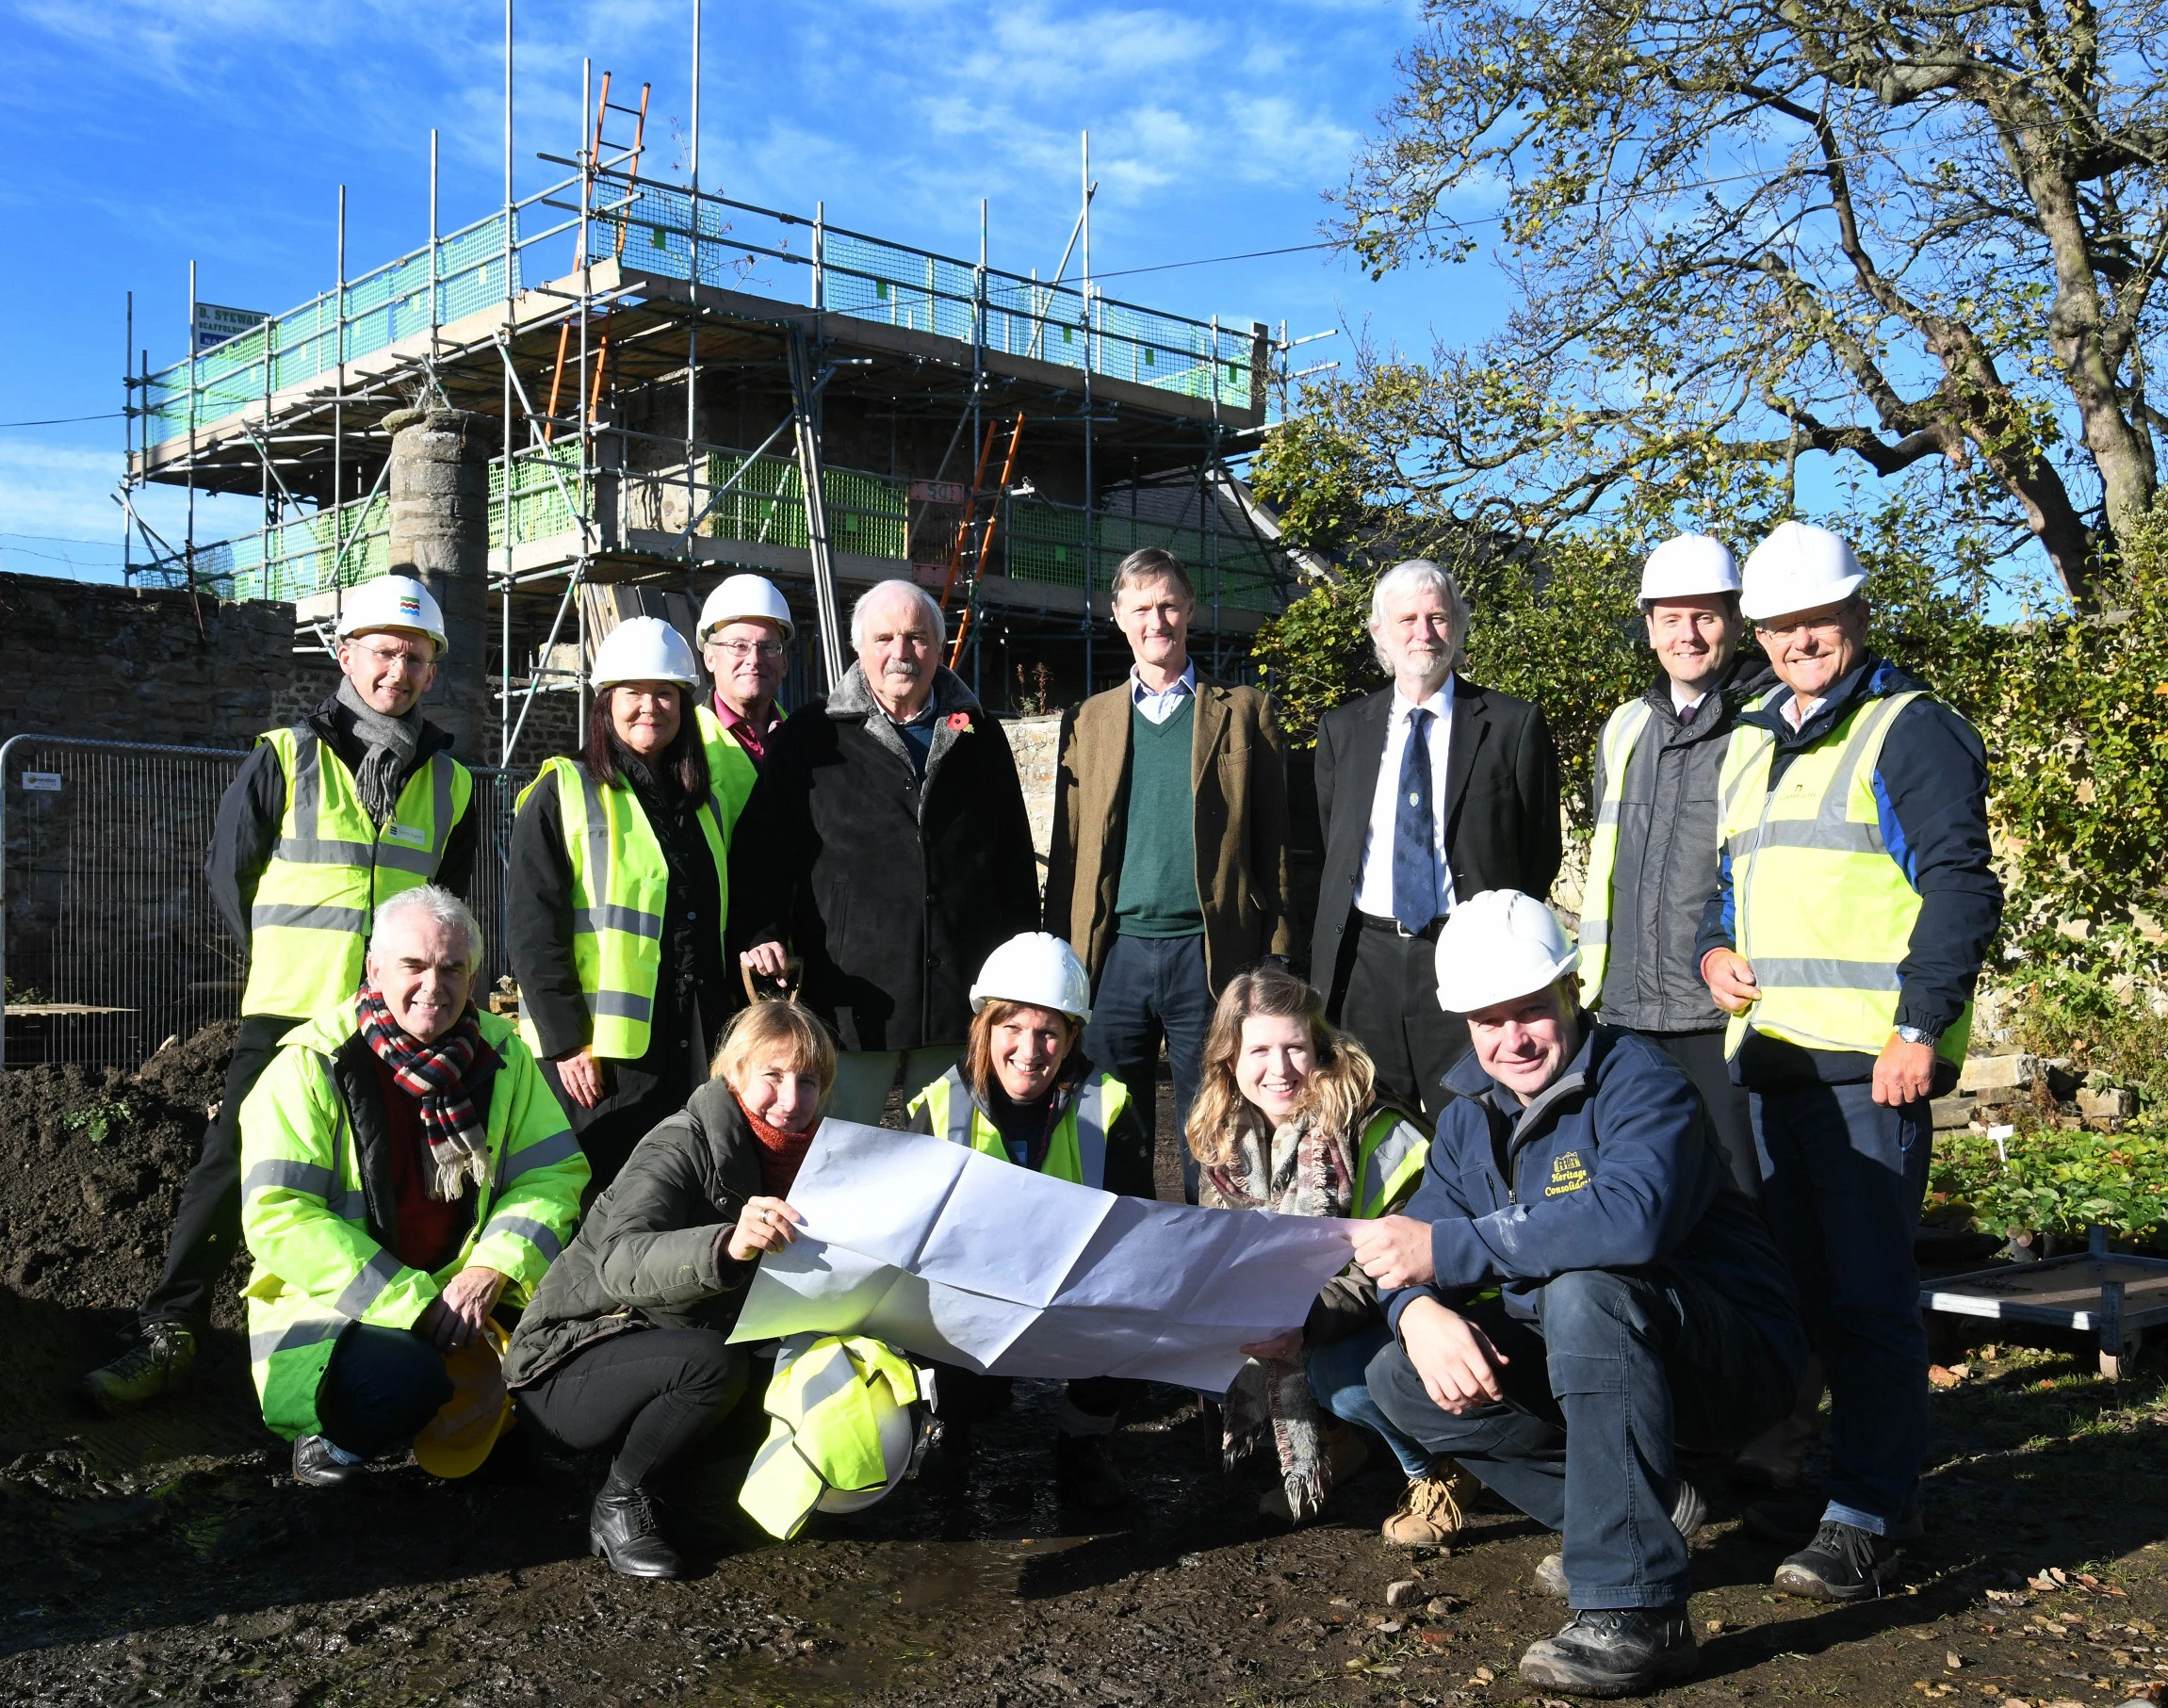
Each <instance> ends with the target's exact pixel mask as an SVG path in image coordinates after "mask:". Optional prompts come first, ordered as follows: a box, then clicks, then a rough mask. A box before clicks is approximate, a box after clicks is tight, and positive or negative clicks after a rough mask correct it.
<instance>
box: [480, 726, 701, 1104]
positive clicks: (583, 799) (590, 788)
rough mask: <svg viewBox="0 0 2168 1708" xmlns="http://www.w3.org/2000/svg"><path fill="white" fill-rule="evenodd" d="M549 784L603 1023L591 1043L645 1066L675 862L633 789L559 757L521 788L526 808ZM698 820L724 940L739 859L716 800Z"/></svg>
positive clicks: (593, 1009)
mask: <svg viewBox="0 0 2168 1708" xmlns="http://www.w3.org/2000/svg"><path fill="white" fill-rule="evenodd" d="M546 783H547V784H550V785H552V786H553V787H554V788H555V789H556V790H557V808H558V820H559V822H560V823H561V824H562V826H563V827H564V853H565V857H566V859H567V860H568V861H569V862H570V864H571V867H572V964H573V967H574V968H575V969H576V970H577V971H578V973H579V988H580V990H581V992H582V993H583V994H584V995H585V996H586V999H587V1012H588V1016H589V1018H590V1020H591V1022H592V1024H593V1028H594V1031H593V1033H592V1035H591V1036H590V1037H589V1039H588V1048H589V1049H592V1050H593V1051H594V1052H595V1055H597V1056H601V1057H606V1058H608V1059H610V1060H611V1061H619V1062H637V1061H638V1060H639V1059H640V1058H641V1057H642V1056H644V1055H645V1054H646V1053H647V1040H648V1032H649V1028H650V1025H651V1023H652V1022H653V1019H654V1016H655V984H656V980H657V978H658V977H659V976H660V972H661V968H662V909H663V903H664V900H665V898H666V897H667V896H668V894H669V891H670V867H669V863H668V862H667V861H666V860H664V859H663V857H662V844H661V843H660V842H659V841H657V840H656V838H655V831H654V827H653V826H651V825H650V824H649V823H648V822H647V813H646V809H645V808H644V807H643V806H642V805H640V797H639V796H638V795H636V794H634V793H633V792H632V789H631V788H630V786H629V785H627V784H624V783H617V784H613V785H611V787H610V788H608V789H603V788H600V787H598V786H597V785H596V783H595V779H594V778H593V777H591V776H589V775H588V774H587V770H586V767H584V766H582V765H580V764H579V763H578V762H577V761H575V760H572V759H567V758H564V757H562V756H560V757H557V758H554V759H551V760H550V761H549V762H548V763H547V764H546V765H544V766H543V768H542V772H541V774H540V775H538V776H537V777H536V778H535V779H534V781H533V782H531V783H530V784H529V785H528V786H527V787H526V788H525V789H522V790H521V791H520V795H519V805H521V806H522V807H523V808H524V807H525V806H526V805H527V799H528V796H530V795H531V794H532V793H533V792H534V791H535V790H536V789H540V788H542V787H543V786H544V785H545V784H546ZM699 818H700V829H701V833H702V834H703V835H704V836H705V837H706V838H708V852H709V855H710V856H712V857H713V859H714V861H715V885H716V893H717V898H718V902H719V905H718V906H717V907H716V909H715V935H716V938H717V940H718V941H720V940H721V938H722V936H723V925H724V921H725V919H728V918H729V915H730V860H729V844H728V841H727V840H726V838H725V837H724V834H723V829H722V826H721V825H720V824H718V823H717V822H716V820H715V805H714V801H713V798H712V796H710V798H709V800H707V801H703V802H702V803H701V804H700V812H699ZM519 1030H520V1036H521V1037H523V1038H524V1039H526V1040H527V1047H528V1048H529V1049H531V1050H533V1051H535V1052H536V1053H537V1054H538V1055H539V1054H540V1053H541V1050H542V1038H541V1034H540V1033H538V1032H537V1031H536V1030H535V1027H534V1022H533V1021H532V1020H531V1019H530V1018H529V1017H526V1016H525V1015H522V1016H521V1017H520V1022H519Z"/></svg>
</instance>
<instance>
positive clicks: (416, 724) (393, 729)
mask: <svg viewBox="0 0 2168 1708" xmlns="http://www.w3.org/2000/svg"><path fill="white" fill-rule="evenodd" d="M338 701H339V704H340V705H341V706H343V707H345V708H347V710H348V711H349V712H350V713H351V714H352V717H353V721H354V734H355V735H357V736H359V737H360V738H361V739H362V741H363V742H364V744H365V745H367V748H368V752H367V754H365V755H364V756H363V757H362V762H361V773H360V774H359V775H358V776H356V777H355V778H354V783H355V786H356V787H357V788H359V789H360V790H361V798H362V805H363V806H364V807H365V808H366V809H367V812H368V816H369V818H370V820H371V821H374V822H375V823H377V824H388V823H390V822H391V816H392V814H393V812H394V811H396V810H397V809H398V806H399V779H400V778H401V777H403V776H404V775H405V774H406V770H407V767H408V766H410V765H412V764H413V763H414V756H415V749H416V747H417V746H419V745H420V742H421V708H420V707H418V706H417V707H416V708H414V709H413V710H412V711H410V712H408V713H407V714H406V716H405V717H403V718H387V717H385V716H384V715H383V712H381V711H378V710H377V709H376V708H374V707H372V706H371V705H370V704H369V703H368V702H367V700H365V699H363V698H362V697H361V695H360V694H358V693H356V692H355V691H354V685H353V684H352V683H351V682H350V681H348V680H347V679H346V678H345V677H344V676H341V677H340V678H339V693H338Z"/></svg>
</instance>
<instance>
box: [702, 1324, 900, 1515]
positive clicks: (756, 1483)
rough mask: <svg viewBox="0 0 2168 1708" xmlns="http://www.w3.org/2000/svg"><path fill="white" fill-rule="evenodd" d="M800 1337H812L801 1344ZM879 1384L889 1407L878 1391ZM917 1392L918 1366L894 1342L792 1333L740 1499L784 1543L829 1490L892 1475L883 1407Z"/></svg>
mask: <svg viewBox="0 0 2168 1708" xmlns="http://www.w3.org/2000/svg"><path fill="white" fill-rule="evenodd" d="M802 1342H809V1343H804V1344H803V1347H802V1349H801V1343H802ZM883 1387H886V1388H887V1390H888V1393H887V1396H886V1397H887V1401H888V1404H883V1403H882V1401H881V1400H879V1399H877V1398H876V1397H875V1395H876V1391H877V1390H879V1389H881V1388H883ZM919 1398H920V1390H919V1373H918V1371H917V1370H916V1369H914V1368H913V1367H912V1365H911V1362H910V1360H909V1359H907V1358H905V1357H904V1356H903V1354H901V1353H899V1352H897V1351H896V1350H895V1349H894V1348H893V1347H890V1346H888V1345H885V1344H883V1343H882V1342H879V1341H870V1340H867V1339H865V1338H863V1337H862V1336H852V1337H849V1338H842V1337H839V1336H836V1335H823V1336H821V1337H820V1338H819V1339H814V1338H813V1337H811V1336H803V1337H801V1336H796V1335H793V1336H791V1338H790V1339H788V1340H786V1341H784V1342H783V1343H782V1348H781V1350H780V1351H779V1352H778V1354H777V1356H776V1358H775V1374H774V1376H773V1377H771V1378H770V1380H769V1383H768V1392H767V1397H766V1398H765V1399H764V1400H763V1401H762V1402H761V1405H762V1407H763V1409H765V1410H766V1411H767V1413H768V1415H769V1417H770V1418H771V1419H772V1420H774V1421H773V1422H772V1423H769V1425H768V1439H767V1440H765V1441H763V1442H762V1443H761V1444H760V1451H759V1452H758V1453H757V1454H755V1455H754V1456H753V1464H752V1468H751V1469H750V1470H748V1471H747V1472H745V1481H744V1484H743V1485H742V1487H741V1488H739V1490H738V1505H741V1506H742V1507H743V1508H744V1509H745V1511H746V1512H747V1513H748V1514H749V1515H751V1517H752V1518H753V1520H754V1521H755V1522H757V1523H758V1525H759V1526H760V1528H761V1529H763V1530H765V1531H766V1532H767V1533H768V1534H769V1535H770V1536H772V1537H778V1538H780V1539H784V1540H788V1539H789V1538H790V1537H793V1536H796V1535H797V1534H798V1530H799V1527H800V1526H801V1525H803V1524H804V1523H805V1521H806V1520H807V1517H808V1516H810V1515H811V1513H812V1511H813V1508H814V1507H815V1506H817V1505H820V1502H821V1497H822V1496H823V1495H824V1494H826V1493H827V1492H828V1491H829V1490H830V1489H836V1490H839V1491H840V1492H844V1493H850V1492H854V1491H859V1490H865V1491H872V1490H877V1489H882V1488H886V1487H887V1486H888V1483H889V1482H890V1481H891V1477H890V1474H889V1472H890V1466H889V1463H888V1453H887V1452H886V1451H885V1450H884V1448H883V1444H882V1440H881V1417H882V1414H883V1412H888V1411H891V1410H892V1409H903V1410H905V1411H907V1409H908V1407H910V1406H911V1405H912V1404H913V1403H914V1402H915V1401H917V1400H918V1399H919ZM891 1427H892V1426H891ZM913 1434H914V1435H915V1434H916V1429H915V1426H914V1428H913Z"/></svg>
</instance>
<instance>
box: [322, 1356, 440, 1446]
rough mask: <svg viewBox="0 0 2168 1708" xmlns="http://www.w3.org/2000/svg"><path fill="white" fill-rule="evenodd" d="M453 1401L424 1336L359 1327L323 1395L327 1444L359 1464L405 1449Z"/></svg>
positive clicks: (335, 1362) (335, 1359) (327, 1375)
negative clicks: (425, 1424)
mask: <svg viewBox="0 0 2168 1708" xmlns="http://www.w3.org/2000/svg"><path fill="white" fill-rule="evenodd" d="M450 1398H451V1377H450V1376H449V1375H447V1374H446V1372H445V1368H444V1358H443V1357H442V1356H441V1355H440V1354H439V1353H438V1352H437V1349H436V1348H435V1347H433V1346H432V1345H431V1344H430V1343H429V1342H427V1341H425V1340H423V1339H422V1338H421V1336H419V1335H418V1334H415V1333H413V1332H411V1331H410V1330H408V1329H404V1328H379V1327H377V1326H374V1325H373V1324H367V1323H357V1324H355V1325H354V1326H352V1327H351V1328H349V1329H348V1330H347V1331H346V1332H345V1333H344V1334H342V1335H340V1336H339V1344H338V1350H337V1351H336V1352H334V1353H333V1354H332V1361H331V1364H330V1366H329V1368H327V1369H326V1370H325V1371H324V1379H323V1386H322V1387H320V1388H318V1390H317V1416H318V1419H319V1420H320V1421H321V1422H322V1423H323V1426H324V1439H325V1440H327V1441H329V1442H331V1444H332V1445H333V1446H334V1447H337V1448H341V1449H343V1450H344V1451H345V1452H347V1453H350V1454H351V1455H352V1456H354V1457H355V1458H358V1459H373V1458H375V1457H376V1456H377V1455H378V1454H380V1453H388V1452H390V1451H391V1450H392V1449H393V1448H395V1447H398V1448H403V1447H404V1446H405V1445H406V1444H407V1442H409V1441H410V1440H413V1439H414V1438H415V1436H416V1434H418V1433H419V1432H420V1430H421V1426H422V1425H423V1424H424V1423H428V1422H429V1421H430V1419H432V1417H434V1416H436V1414H437V1413H438V1412H439V1411H440V1410H442V1409H443V1408H444V1405H445V1402H446V1401H448V1400H449V1399H450Z"/></svg>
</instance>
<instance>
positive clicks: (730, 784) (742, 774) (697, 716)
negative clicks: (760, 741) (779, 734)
mask: <svg viewBox="0 0 2168 1708" xmlns="http://www.w3.org/2000/svg"><path fill="white" fill-rule="evenodd" d="M693 721H694V722H695V723H696V724H698V725H699V726H700V745H701V747H702V748H703V749H704V750H705V751H706V753H707V755H708V792H709V795H710V796H712V797H713V799H714V802H715V814H716V819H717V821H718V822H720V823H721V824H722V826H723V841H724V845H725V847H727V846H728V845H729V841H730V831H731V828H732V827H733V826H734V825H735V824H736V823H737V822H738V815H739V814H740V813H742V812H743V811H744V810H745V799H746V797H747V796H748V795H750V794H751V793H752V792H753V785H754V784H756V783H758V781H759V780H760V768H759V767H758V766H757V765H755V764H754V763H753V756H752V755H751V754H749V753H747V752H746V751H745V747H744V744H743V743H742V742H741V741H740V740H738V738H737V737H736V736H734V735H732V734H731V733H730V726H729V725H728V724H725V723H724V722H723V720H722V719H721V718H719V717H717V716H716V715H715V708H714V707H713V706H712V705H701V706H696V707H694V708H693Z"/></svg>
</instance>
